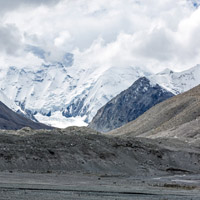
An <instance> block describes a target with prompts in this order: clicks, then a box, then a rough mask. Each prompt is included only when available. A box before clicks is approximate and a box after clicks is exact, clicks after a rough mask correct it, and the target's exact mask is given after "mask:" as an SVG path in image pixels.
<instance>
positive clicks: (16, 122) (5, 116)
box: [0, 102, 51, 130]
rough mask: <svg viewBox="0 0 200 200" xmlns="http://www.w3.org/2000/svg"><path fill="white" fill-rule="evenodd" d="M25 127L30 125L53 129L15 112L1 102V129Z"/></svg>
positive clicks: (34, 127)
mask: <svg viewBox="0 0 200 200" xmlns="http://www.w3.org/2000/svg"><path fill="white" fill-rule="evenodd" d="M23 127H30V128H33V129H51V127H49V126H46V125H44V124H41V123H37V122H33V121H32V120H30V119H27V118H25V117H23V116H22V115H20V114H17V113H15V112H14V111H12V110H11V109H9V108H8V107H7V106H6V105H4V104H3V103H2V102H0V129H6V130H17V129H21V128H23Z"/></svg>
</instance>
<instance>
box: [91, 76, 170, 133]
mask: <svg viewBox="0 0 200 200" xmlns="http://www.w3.org/2000/svg"><path fill="white" fill-rule="evenodd" d="M172 96H174V95H173V94H172V93H171V92H168V91H167V90H165V89H163V88H162V87H160V86H159V85H158V84H156V85H152V84H151V82H150V81H149V80H148V79H147V78H145V77H142V78H140V79H138V80H137V81H136V82H135V83H133V85H132V86H131V87H129V88H128V89H127V90H125V91H123V92H121V93H120V94H119V95H117V96H116V97H115V98H113V99H112V100H111V101H109V102H108V103H107V104H106V105H105V106H103V107H102V108H101V109H100V110H99V111H98V112H97V114H96V116H95V117H94V118H93V120H92V122H91V123H90V124H89V127H90V128H92V129H95V130H97V131H100V132H108V131H110V130H113V129H115V128H118V127H120V126H122V125H124V124H126V123H128V122H130V121H132V120H135V119H136V118H137V117H139V116H140V115H142V114H143V113H144V112H146V111H147V110H148V109H150V108H151V107H153V106H154V105H156V104H158V103H160V102H162V101H164V100H166V99H168V98H170V97H172Z"/></svg>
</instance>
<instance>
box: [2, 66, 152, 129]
mask: <svg viewBox="0 0 200 200" xmlns="http://www.w3.org/2000/svg"><path fill="white" fill-rule="evenodd" d="M4 74H5V76H4V77H2V79H1V80H0V86H1V91H2V92H4V93H6V95H7V97H8V98H10V99H11V100H13V102H15V103H16V105H17V106H19V107H20V108H21V109H22V110H28V111H31V113H32V114H34V116H35V117H36V119H37V120H38V121H40V122H43V123H47V124H50V125H53V126H59V127H66V126H69V125H87V124H86V123H85V122H89V121H91V120H92V118H93V116H94V115H95V114H96V112H97V110H98V109H99V108H101V107H102V106H103V105H104V104H106V103H107V102H108V101H109V100H110V99H112V98H113V97H114V96H116V95H117V94H118V93H120V92H121V91H122V90H124V89H126V88H128V87H129V86H130V85H131V84H132V83H133V82H134V81H136V80H137V79H138V78H139V77H141V76H149V75H150V74H149V73H148V72H146V71H144V70H141V69H140V68H137V67H124V68H123V70H122V68H117V67H104V68H100V67H91V68H86V67H85V68H83V67H81V66H73V67H65V66H64V65H62V64H61V63H57V64H54V65H42V66H41V67H40V68H36V69H30V68H23V69H18V68H16V67H10V68H9V69H8V70H7V71H6V72H5V71H4Z"/></svg>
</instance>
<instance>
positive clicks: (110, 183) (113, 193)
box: [0, 172, 200, 200]
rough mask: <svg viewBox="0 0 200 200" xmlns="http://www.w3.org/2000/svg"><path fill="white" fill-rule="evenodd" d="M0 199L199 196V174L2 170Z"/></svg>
mask: <svg viewBox="0 0 200 200" xmlns="http://www.w3.org/2000/svg"><path fill="white" fill-rule="evenodd" d="M0 199H1V200H9V199H15V200H18V199H19V200H26V199H28V200H40V199H41V200H55V199H56V200H64V199H70V200H71V199H80V200H82V199H87V200H90V199H91V200H100V199H101V200H102V199H106V200H129V199H130V200H134V199H137V200H138V199H141V200H146V199H151V200H154V199H156V200H157V199H160V200H168V199H170V200H171V199H172V200H179V199H184V200H187V199H188V200H199V199H200V175H177V176H165V177H151V178H147V179H144V178H135V177H128V176H109V175H97V174H72V173H71V174H33V173H6V172H1V173H0Z"/></svg>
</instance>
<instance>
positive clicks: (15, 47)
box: [0, 24, 22, 55]
mask: <svg viewBox="0 0 200 200" xmlns="http://www.w3.org/2000/svg"><path fill="white" fill-rule="evenodd" d="M21 46H22V42H21V35H20V33H19V31H18V29H17V28H16V27H15V26H14V25H12V24H7V25H5V26H0V51H1V52H4V53H6V54H9V55H16V54H17V52H18V51H19V49H20V48H21Z"/></svg>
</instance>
